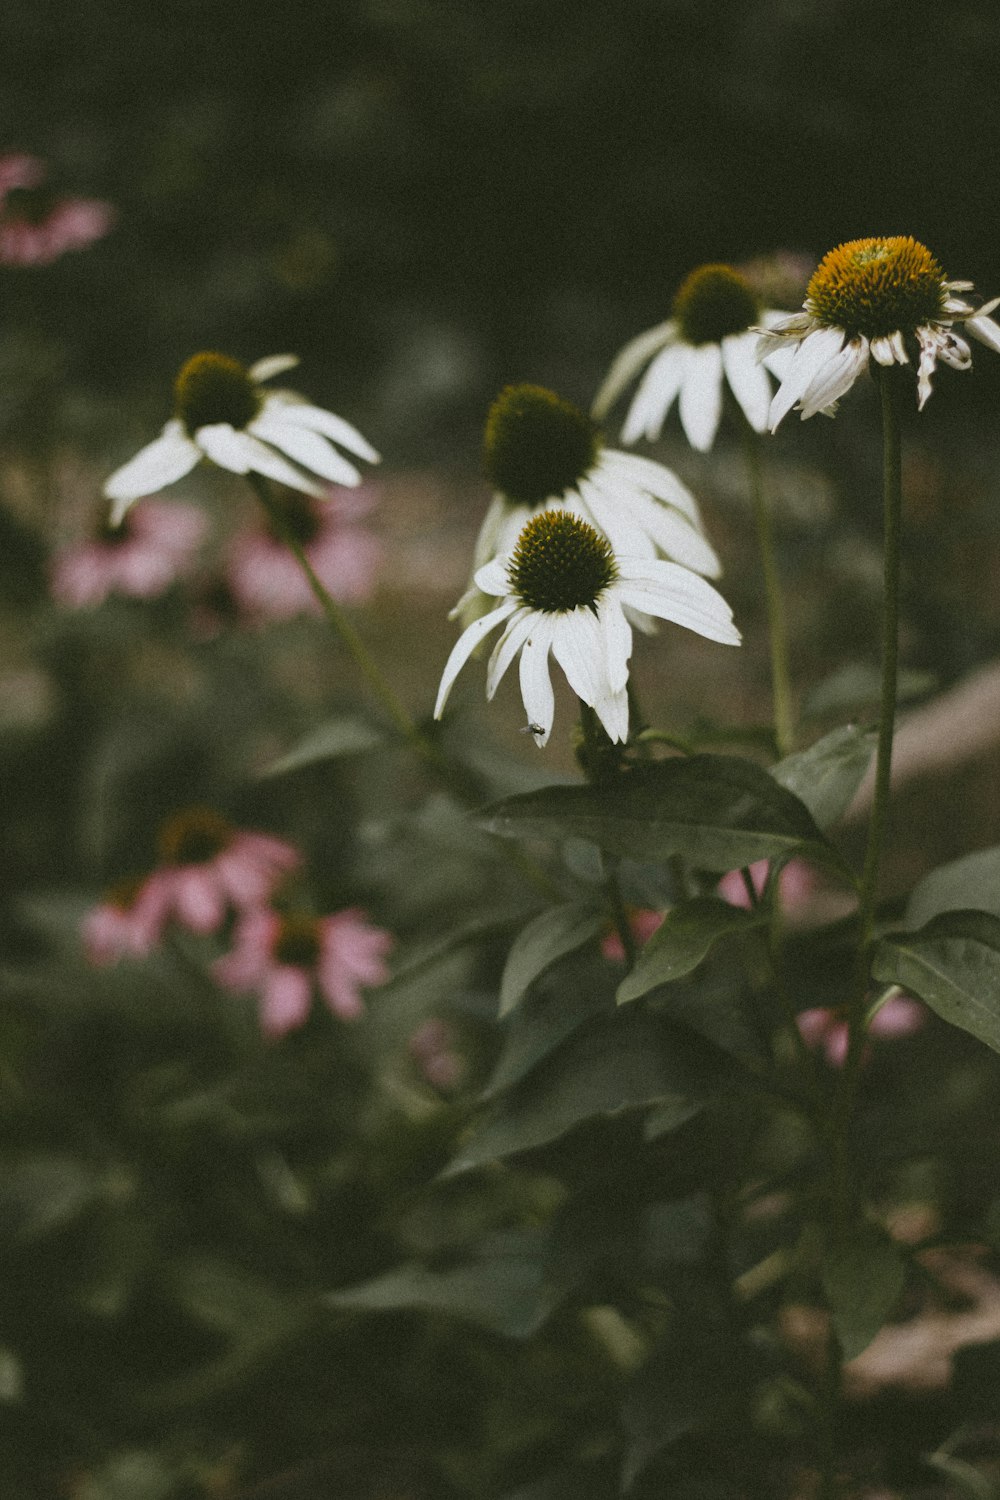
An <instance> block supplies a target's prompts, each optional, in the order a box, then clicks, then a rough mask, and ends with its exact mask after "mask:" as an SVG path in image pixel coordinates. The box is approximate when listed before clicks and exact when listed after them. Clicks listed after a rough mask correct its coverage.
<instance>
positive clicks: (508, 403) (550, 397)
mask: <svg viewBox="0 0 1000 1500" xmlns="http://www.w3.org/2000/svg"><path fill="white" fill-rule="evenodd" d="M599 449H600V434H599V432H598V429H597V426H596V424H595V423H594V422H593V421H592V420H591V419H590V417H588V416H587V415H586V413H585V412H582V411H580V409H579V407H576V406H573V404H572V403H571V402H569V401H563V400H562V399H561V398H560V397H559V396H556V395H555V394H554V393H553V392H552V391H547V390H545V389H544V387H542V386H539V385H509V386H507V387H506V389H504V390H502V391H501V392H500V395H499V396H498V397H497V399H496V400H495V401H494V403H493V405H492V406H491V407H490V412H489V416H488V417H487V419H486V435H485V440H484V443H483V466H484V468H485V470H486V477H487V479H488V480H489V481H490V483H491V484H492V485H493V488H494V489H495V490H498V491H499V493H500V494H501V495H504V496H505V497H506V499H508V500H510V501H511V502H512V503H514V504H519V505H538V504H539V503H540V502H541V501H542V500H552V499H557V498H558V497H559V496H560V495H564V494H565V493H566V491H567V490H570V489H572V488H573V487H574V485H576V484H578V483H579V481H580V480H581V479H582V478H583V477H584V475H585V474H586V473H587V472H588V470H589V469H591V468H592V467H593V464H594V460H595V459H596V458H597V454H598V451H599Z"/></svg>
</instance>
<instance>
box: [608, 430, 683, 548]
mask: <svg viewBox="0 0 1000 1500" xmlns="http://www.w3.org/2000/svg"><path fill="white" fill-rule="evenodd" d="M596 468H597V469H598V470H607V471H608V472H609V473H614V474H615V475H616V476H620V475H625V476H627V477H628V478H629V479H630V480H631V481H632V483H633V484H636V485H638V486H639V487H640V488H641V489H644V490H648V492H649V493H650V494H651V495H654V496H655V497H656V499H657V500H665V501H666V502H667V504H668V505H672V506H673V507H674V509H675V510H679V511H680V512H681V513H682V514H683V515H685V516H687V518H688V520H689V521H690V522H691V524H692V526H697V528H698V530H699V531H700V530H701V513H700V511H699V510H698V502H697V500H696V499H695V498H694V496H693V495H692V493H691V491H690V490H689V489H688V488H687V486H686V485H684V484H682V483H681V481H680V480H679V479H678V478H677V475H676V474H675V473H674V471H673V470H672V469H668V468H667V466H666V464H658V463H657V462H656V460H655V459H652V458H643V457H642V456H641V455H640V454H638V453H622V452H621V450H620V449H618V448H605V449H603V450H602V452H601V456H600V459H599V460H598V462H597V465H596ZM592 472H593V471H592Z"/></svg>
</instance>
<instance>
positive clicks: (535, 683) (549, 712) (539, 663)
mask: <svg viewBox="0 0 1000 1500" xmlns="http://www.w3.org/2000/svg"><path fill="white" fill-rule="evenodd" d="M552 619H553V617H552V616H551V615H550V616H548V617H546V616H544V615H537V616H536V623H535V629H534V630H533V631H532V633H531V635H530V636H529V637H528V639H527V640H526V641H525V643H524V646H523V647H522V649H521V661H520V675H521V699H522V701H523V703H524V711H525V713H526V714H527V715H528V726H529V728H530V730H531V734H532V738H533V739H534V741H535V744H536V745H538V746H542V745H545V744H547V743H548V738H549V735H550V734H551V733H552V720H553V718H554V716H555V711H556V700H555V694H554V693H553V691H552V680H551V678H550V677H549V646H550V645H551V642H552Z"/></svg>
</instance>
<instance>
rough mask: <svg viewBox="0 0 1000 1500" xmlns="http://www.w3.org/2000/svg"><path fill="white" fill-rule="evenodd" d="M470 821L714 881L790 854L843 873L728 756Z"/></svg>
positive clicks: (771, 791) (813, 829) (787, 805)
mask: <svg viewBox="0 0 1000 1500" xmlns="http://www.w3.org/2000/svg"><path fill="white" fill-rule="evenodd" d="M478 822H479V823H480V825H481V826H482V827H484V828H486V829H488V830H489V832H491V833H497V834H502V835H504V836H506V837H508V838H552V839H565V838H570V837H575V838H583V839H590V840H591V841H592V842H593V843H595V844H598V845H599V846H600V847H601V848H602V849H607V850H609V851H610V852H611V853H614V854H621V855H629V856H631V857H632V858H634V859H643V858H648V859H664V858H666V857H668V856H669V855H672V854H680V855H684V856H685V857H686V858H688V859H690V860H691V861H692V862H693V863H694V864H696V865H698V866H699V867H700V868H701V869H705V870H712V871H718V872H720V873H721V872H723V871H725V870H735V869H740V868H741V867H742V866H743V865H749V864H752V863H753V862H754V861H755V860H758V859H778V860H786V859H789V858H791V857H792V856H793V855H801V856H803V857H804V858H808V859H813V860H817V861H819V862H820V863H823V864H833V865H835V866H836V867H837V868H838V869H839V870H842V871H843V870H844V866H843V863H842V861H841V860H840V857H839V855H838V854H837V853H836V851H835V850H834V849H833V847H832V845H830V844H829V843H828V842H827V840H826V839H825V838H824V836H823V834H822V833H821V832H820V830H819V829H818V828H817V826H816V823H815V821H814V820H813V818H812V815H811V814H810V813H809V811H808V810H807V808H806V807H804V806H803V804H802V803H801V802H800V801H799V799H798V797H795V796H793V795H792V793H791V792H788V791H786V789H785V788H784V787H782V786H779V785H778V784H777V782H776V781H775V780H774V779H773V777H771V776H769V775H768V773H767V772H766V771H764V770H762V769H761V767H760V766H758V765H755V764H754V763H753V762H752V761H748V760H741V759H738V758H737V757H735V756H728V755H691V756H687V757H677V758H676V759H673V760H665V761H661V762H659V763H658V764H656V765H651V766H637V767H635V768H633V769H632V770H631V771H629V773H628V774H627V775H625V776H621V777H619V778H618V780H617V781H615V782H613V783H611V784H603V785H600V786H556V787H545V788H542V789H541V790H539V791H537V792H527V793H525V794H524V795H523V796H520V797H508V798H507V799H506V800H505V801H503V802H498V803H496V804H495V805H494V806H493V807H490V808H487V809H486V811H485V812H484V813H482V814H480V816H479V819H478Z"/></svg>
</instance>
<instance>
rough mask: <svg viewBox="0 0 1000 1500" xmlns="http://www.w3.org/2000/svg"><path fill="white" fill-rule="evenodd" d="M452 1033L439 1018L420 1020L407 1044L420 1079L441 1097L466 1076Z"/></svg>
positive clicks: (450, 1027) (463, 1063)
mask: <svg viewBox="0 0 1000 1500" xmlns="http://www.w3.org/2000/svg"><path fill="white" fill-rule="evenodd" d="M455 1040H456V1039H455V1030H454V1027H452V1026H449V1024H448V1022H447V1021H444V1020H442V1019H441V1018H440V1016H428V1018H427V1020H426V1021H421V1023H420V1025H419V1026H418V1027H417V1029H416V1031H415V1032H414V1033H413V1035H412V1036H411V1037H410V1040H409V1042H408V1043H407V1046H408V1050H409V1053H410V1056H411V1057H412V1058H413V1060H414V1062H415V1063H416V1065H417V1067H418V1068H419V1069H420V1072H421V1073H422V1075H423V1077H424V1078H425V1079H426V1081H427V1082H428V1083H429V1084H430V1085H431V1088H435V1089H437V1090H438V1091H439V1092H440V1093H442V1094H450V1093H451V1092H452V1091H453V1090H454V1089H456V1088H458V1086H459V1084H460V1083H461V1082H462V1079H463V1077H464V1075H465V1059H464V1058H463V1057H462V1055H461V1053H460V1052H459V1051H458V1050H457V1048H456V1045H455Z"/></svg>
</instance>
